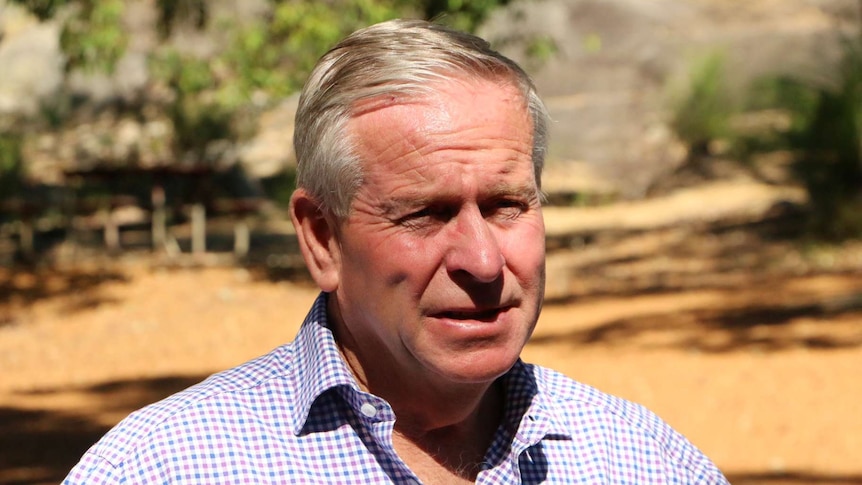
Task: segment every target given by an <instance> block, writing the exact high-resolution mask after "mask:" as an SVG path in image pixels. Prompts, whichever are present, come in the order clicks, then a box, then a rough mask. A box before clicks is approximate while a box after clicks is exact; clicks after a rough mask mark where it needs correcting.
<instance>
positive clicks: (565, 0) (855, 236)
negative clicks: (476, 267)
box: [0, 0, 862, 485]
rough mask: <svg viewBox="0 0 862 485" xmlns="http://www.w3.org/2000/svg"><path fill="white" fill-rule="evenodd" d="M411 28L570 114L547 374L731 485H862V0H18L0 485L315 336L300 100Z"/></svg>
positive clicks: (555, 174) (538, 337) (2, 277)
mask: <svg viewBox="0 0 862 485" xmlns="http://www.w3.org/2000/svg"><path fill="white" fill-rule="evenodd" d="M395 17H411V18H427V19H437V20H438V21H439V22H442V23H445V24H448V25H452V26H454V27H456V28H459V29H463V30H467V31H471V32H475V33H478V34H479V35H481V36H483V37H484V38H486V39H488V40H489V41H490V42H491V43H492V45H494V46H495V47H496V48H497V49H498V50H500V51H502V52H503V53H505V54H507V55H509V56H510V57H512V58H513V59H515V60H517V61H518V62H519V63H521V64H522V65H523V66H524V67H525V68H526V69H527V70H528V71H529V72H530V73H531V74H532V75H533V76H534V78H535V80H536V83H537V85H538V87H539V91H540V93H541V94H542V95H543V97H544V98H545V100H546V103H547V105H548V107H549V109H550V112H551V114H552V118H553V124H552V128H551V146H550V153H549V159H548V162H547V169H546V172H545V176H544V181H543V188H544V189H545V191H546V192H547V195H548V204H547V206H546V209H545V217H546V226H547V231H548V237H547V248H548V288H547V296H546V300H547V303H546V308H545V311H544V313H543V315H542V317H541V320H540V322H539V326H538V329H537V331H536V333H535V335H534V336H533V339H532V340H531V342H530V343H529V345H528V347H527V348H526V350H525V351H524V358H525V359H526V360H529V361H533V362H538V363H541V364H544V365H548V366H550V367H554V368H556V369H559V370H561V371H563V372H565V373H566V374H568V375H570V376H571V377H573V378H576V379H578V380H581V381H583V382H586V383H588V384H591V385H594V386H596V387H599V388H600V389H602V390H604V391H607V392H611V393H613V394H617V395H620V396H623V397H626V398H628V399H631V400H634V401H637V402H639V403H642V404H645V405H647V406H648V407H650V408H651V409H653V410H654V411H656V412H657V413H658V414H659V415H660V416H661V417H663V418H664V419H665V420H667V421H668V422H670V423H671V424H672V425H673V426H674V427H676V428H677V429H679V430H680V431H682V432H683V433H684V434H685V435H686V436H688V437H689V438H690V439H691V441H693V442H694V443H695V444H696V445H697V446H699V447H700V448H701V449H703V450H704V451H705V452H706V453H707V454H708V455H709V456H710V457H711V458H713V459H714V460H715V461H716V463H717V464H718V465H719V467H720V468H721V469H722V470H723V471H724V472H725V473H726V474H727V475H728V477H729V478H730V479H731V482H732V483H734V484H770V485H775V484H803V483H813V484H862V413H860V412H859V410H858V409H859V406H860V404H862V379H860V378H859V373H860V370H862V241H860V236H862V0H475V1H467V0H328V1H301V0H281V1H279V0H246V1H239V0H212V1H205V0H176V1H170V0H130V1H121V0H101V1H100V0H0V483H6V484H24V483H56V482H58V481H60V480H61V479H62V478H63V477H64V476H65V473H66V472H67V471H68V470H69V468H71V466H72V465H73V464H74V463H75V462H76V461H77V460H78V458H79V457H80V455H81V454H82V453H83V452H84V451H85V450H86V449H87V448H88V447H89V446H90V445H91V444H92V443H93V442H95V441H96V440H97V439H98V438H99V437H100V436H101V435H102V434H103V433H105V432H106V431H107V430H108V429H110V427H111V426H113V425H114V424H116V423H117V422H118V421H119V420H120V419H122V418H123V417H124V416H125V415H126V414H128V413H129V412H130V411H132V410H134V409H136V408H138V407H140V406H142V405H145V404H147V403H150V402H153V401H155V400H158V399H161V398H162V397H165V396H167V395H169V394H171V393H173V392H176V391H178V390H180V389H182V388H184V387H187V386H188V385H191V384H193V383H195V382H198V381H200V380H202V379H203V378H205V377H206V376H207V375H208V374H210V373H212V372H216V371H218V370H221V369H224V368H227V367H231V366H233V365H236V364H239V363H241V362H243V361H245V360H247V359H249V358H252V357H255V356H257V355H260V354H262V353H265V352H267V351H269V350H270V349H271V348H273V347H275V346H277V345H280V344H282V343H284V342H287V341H289V340H291V339H292V337H293V335H294V334H295V332H296V330H297V328H298V325H299V324H300V322H301V320H302V318H303V316H304V315H305V312H306V311H307V309H308V306H309V305H310V303H311V301H312V300H313V298H314V297H315V295H316V290H315V289H314V287H313V285H312V284H311V282H310V281H309V279H308V276H307V274H306V273H305V270H304V268H303V265H302V261H301V259H300V258H299V255H298V252H297V248H296V243H295V239H294V236H293V231H292V227H291V225H290V221H289V220H288V218H287V215H286V204H287V201H288V199H289V197H290V193H291V191H292V190H293V184H294V165H295V160H294V158H293V153H292V145H291V137H292V133H293V114H294V109H295V106H296V92H297V91H298V90H299V89H300V88H301V86H302V83H303V82H304V79H305V77H306V75H307V74H308V72H309V70H310V69H311V67H312V66H313V65H314V63H315V61H316V60H317V58H318V57H319V56H320V55H321V54H322V53H324V52H325V51H326V49H328V47H330V46H331V45H333V44H334V43H335V42H337V41H338V40H339V39H340V38H342V37H343V36H344V35H346V34H347V33H349V32H351V31H353V30H355V29H357V28H359V27H362V26H365V25H369V24H371V23H375V22H378V21H382V20H386V19H389V18H395Z"/></svg>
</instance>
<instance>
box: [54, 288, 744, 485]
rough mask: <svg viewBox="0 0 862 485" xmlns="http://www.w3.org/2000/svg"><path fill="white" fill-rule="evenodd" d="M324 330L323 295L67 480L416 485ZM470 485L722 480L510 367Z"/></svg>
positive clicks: (661, 428) (666, 431)
mask: <svg viewBox="0 0 862 485" xmlns="http://www.w3.org/2000/svg"><path fill="white" fill-rule="evenodd" d="M326 325H327V322H326V295H325V294H323V295H321V296H320V297H319V298H318V299H317V301H316V302H315V304H314V306H313V307H312V309H311V312H310V313H309V315H308V317H306V320H305V322H304V323H303V326H302V328H301V330H300V331H299V334H298V335H297V337H296V339H295V340H294V341H293V342H292V343H290V344H287V345H285V346H282V347H279V348H278V349H276V350H274V351H272V352H271V353H269V354H267V355H265V356H263V357H260V358H258V359H256V360H253V361H250V362H247V363H245V364H243V365H240V366H239V367H236V368H234V369H231V370H228V371H225V372H222V373H219V374H215V375H213V376H211V377H210V378H209V379H207V380H205V381H204V382H202V383H200V384H198V385H196V386H193V387H191V388H189V389H186V390H185V391H182V392H180V393H178V394H175V395H173V396H171V397H169V398H167V399H165V400H163V401H161V402H158V403H156V404H153V405H151V406H148V407H146V408H144V409H142V410H140V411H137V412H135V413H133V414H132V415H130V416H129V417H128V418H126V419H125V420H124V421H123V422H121V423H120V424H119V425H117V426H116V427H115V428H114V429H113V430H111V431H110V432H109V433H108V434H106V435H105V437H104V438H102V439H101V440H100V441H99V442H98V443H96V444H95V445H94V446H93V447H92V448H90V450H89V451H88V452H87V453H86V454H85V455H84V457H83V458H82V459H81V461H80V462H79V463H78V465H77V466H75V468H74V469H72V471H71V472H70V473H69V476H68V477H66V480H65V481H64V483H66V484H87V485H95V484H104V483H110V484H114V483H128V484H163V483H164V484H167V483H177V484H241V483H253V484H284V483H344V484H354V483H362V484H365V483H420V481H419V479H418V478H417V477H416V476H415V475H414V474H413V472H411V471H410V469H409V468H408V467H407V466H406V465H405V464H404V462H403V461H401V459H400V458H399V457H398V455H397V454H396V452H395V450H394V448H393V445H392V429H393V425H394V422H395V415H394V414H393V412H392V410H391V408H390V406H389V405H388V404H387V403H386V401H384V400H382V399H380V398H379V397H377V396H374V395H372V394H368V393H365V392H362V391H361V390H360V389H359V387H358V385H357V383H356V380H355V379H354V378H353V375H352V374H351V373H350V370H349V369H348V367H347V366H346V364H345V363H344V361H343V360H342V359H341V357H340V354H339V352H338V349H337V347H336V344H335V340H334V339H333V336H332V333H331V332H330V331H329V329H328V328H327V326H326ZM501 379H504V385H505V389H506V392H507V408H506V411H505V417H504V422H503V424H502V425H501V426H500V429H499V430H498V431H497V434H496V437H495V439H494V441H493V443H492V445H491V448H490V449H489V450H488V453H487V455H486V461H485V463H484V465H483V468H482V471H481V472H480V473H479V476H478V479H477V483H483V484H508V483H513V484H514V483H523V484H530V483H581V484H610V483H612V484H638V485H643V484H659V483H661V484H710V485H712V484H726V483H727V480H726V479H725V478H724V477H723V476H722V474H721V473H720V472H719V471H718V470H717V469H716V467H715V466H714V465H713V464H712V463H711V462H710V461H709V459H708V458H706V457H705V456H704V455H703V454H702V453H701V452H700V451H699V450H698V449H697V448H695V447H694V446H693V445H692V444H691V443H689V442H688V441H687V440H686V439H685V438H684V437H682V436H681V435H680V434H678V433H677V432H676V431H674V430H673V429H671V428H670V427H669V426H668V425H667V424H665V423H664V422H662V421H661V420H660V419H659V418H658V417H656V416H655V415H654V414H652V413H651V412H649V411H647V410H646V409H645V408H643V407H641V406H638V405H635V404H632V403H630V402H627V401H624V400H621V399H619V398H615V397H612V396H608V395H606V394H603V393H601V392H599V391H597V390H595V389H593V388H590V387H588V386H585V385H583V384H580V383H577V382H575V381H573V380H571V379H569V378H567V377H565V376H563V375H561V374H558V373H556V372H554V371H551V370H549V369H545V368H542V367H538V366H533V365H529V364H525V363H523V362H518V363H517V364H516V365H515V366H514V367H513V368H512V370H511V371H510V372H509V373H507V374H506V375H505V376H503V377H502V378H501Z"/></svg>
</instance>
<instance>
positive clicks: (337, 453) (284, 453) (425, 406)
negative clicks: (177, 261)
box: [67, 21, 726, 484]
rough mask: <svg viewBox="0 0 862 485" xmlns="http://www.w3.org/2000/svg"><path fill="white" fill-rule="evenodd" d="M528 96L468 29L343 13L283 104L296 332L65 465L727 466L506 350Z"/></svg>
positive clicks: (428, 477) (530, 318)
mask: <svg viewBox="0 0 862 485" xmlns="http://www.w3.org/2000/svg"><path fill="white" fill-rule="evenodd" d="M545 134H546V112H545V108H544V107H543V105H542V103H541V101H540V100H539V98H538V96H537V94H536V91H535V88H534V87H533V85H532V83H531V81H530V80H529V78H528V76H527V75H526V74H525V73H524V72H523V71H522V70H521V69H520V68H519V67H518V66H517V65H515V64H514V63H513V62H511V61H510V60H508V59H506V58H504V57H502V56H501V55H499V54H497V53H496V52H493V51H491V50H490V49H489V48H488V45H487V44H486V43H485V42H484V41H482V40H481V39H478V38H476V37H473V36H470V35H466V34H462V33H458V32H453V31H450V30H447V29H445V28H443V27H440V26H436V25H433V24H429V23H426V22H421V21H392V22H386V23H382V24H378V25H375V26H372V27H369V28H367V29H364V30H361V31H358V32H356V33H354V34H353V35H351V36H349V37H348V38H347V39H345V40H344V41H342V42H341V43H340V44H339V45H337V46H336V47H335V48H334V49H332V50H331V51H330V52H329V53H327V54H326V55H325V56H324V57H323V58H322V59H321V61H320V62H319V64H318V66H317V67H316V68H315V70H314V72H313V73H312V75H311V77H310V79H309V81H308V83H307V85H306V86H305V88H304V90H303V93H302V96H301V98H300V103H299V108H298V112H297V122H296V132H295V135H294V142H295V143H294V144H295V147H296V153H297V161H298V184H297V185H298V189H297V190H296V192H295V193H294V195H293V198H292V201H291V217H292V219H293V223H294V225H295V227H296V232H297V236H298V240H299V243H300V247H301V250H302V254H303V257H304V258H305V261H306V264H307V266H308V269H309V271H310V273H311V276H312V277H313V278H314V280H315V281H316V282H317V284H318V285H319V286H320V288H321V289H322V290H323V292H322V293H321V296H320V297H319V298H318V299H317V301H316V302H315V304H314V306H313V308H312V309H311V312H310V313H309V315H308V317H307V318H306V320H305V322H304V324H303V326H302V328H301V330H300V331H299V334H298V336H297V337H296V340H295V341H294V342H292V343H290V344H288V345H286V346H284V347H281V348H279V349H276V350H275V351H273V352H272V353H270V354H268V355H266V356H264V357H261V358H259V359H257V360H255V361H252V362H249V363H246V364H244V365H241V366H239V367H237V368H235V369H233V370H230V371H227V372H224V373H221V374H216V375H215V376H213V377H211V378H209V379H207V380H206V381H204V382H203V383H201V384H199V385H197V386H195V387H192V388H190V389H188V390H186V391H183V392H181V393H179V394H177V395H175V396H172V397H170V398H168V399H166V400H165V401H162V402H161V403H157V404H155V405H153V406H150V407H147V408H145V409H143V410H142V411H138V412H137V413H134V414H132V415H131V416H130V417H129V418H127V419H126V420H125V421H124V422H123V423H121V424H120V425H118V427H117V428H115V429H114V430H112V431H111V432H110V433H109V434H108V435H106V436H105V438H103V439H102V440H101V441H100V442H99V443H97V444H96V445H95V446H94V447H93V448H92V449H90V451H88V452H87V454H86V455H85V456H84V458H83V459H82V461H81V462H80V463H79V464H78V466H77V467H76V468H75V469H74V470H72V472H71V473H70V475H69V477H68V478H67V482H68V483H88V484H90V483H118V482H122V481H127V482H129V483H208V484H209V483H391V482H395V483H440V484H451V483H472V482H477V483H488V484H498V483H538V482H548V483H589V484H593V483H631V484H644V483H685V484H689V483H703V484H718V483H726V480H725V479H724V477H723V476H722V475H721V473H720V472H719V471H718V470H717V469H716V468H715V466H714V465H713V464H712V463H711V462H710V461H709V460H708V459H707V458H706V457H705V456H703V454H701V453H700V452H699V451H698V450H697V449H696V448H694V447H693V446H692V445H691V444H690V443H689V442H688V441H686V440H685V438H683V437H682V436H680V435H679V434H677V433H676V432H675V431H673V430H672V429H671V428H669V427H668V426H667V425H666V424H664V423H663V422H662V421H660V420H659V419H658V418H657V417H655V416H654V415H653V414H651V413H650V412H648V411H646V410H645V409H643V408H641V407H639V406H636V405H634V404H631V403H628V402H625V401H623V400H620V399H617V398H614V397H610V396H607V395H605V394H602V393H600V392H598V391H596V390H594V389H591V388H589V387H587V386H584V385H582V384H579V383H576V382H574V381H572V380H570V379H568V378H567V377H564V376H562V375H560V374H557V373H555V372H553V371H550V370H548V369H544V368H541V367H537V366H532V365H528V364H525V363H523V362H521V361H520V360H519V357H518V356H519V354H520V352H521V349H522V348H523V346H524V345H525V343H526V342H527V339H528V338H529V336H530V334H531V332H532V330H533V327H534V326H535V324H536V321H537V319H538V316H539V312H540V309H541V304H542V294H543V290H544V256H545V254H544V225H543V221H542V209H541V205H540V199H541V196H540V187H539V183H540V174H541V170H542V163H543V157H544V151H545Z"/></svg>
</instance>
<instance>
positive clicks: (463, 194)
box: [330, 80, 545, 383]
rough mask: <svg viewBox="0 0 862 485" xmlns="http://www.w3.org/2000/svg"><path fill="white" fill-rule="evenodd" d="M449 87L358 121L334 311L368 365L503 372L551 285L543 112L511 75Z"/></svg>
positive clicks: (451, 378)
mask: <svg viewBox="0 0 862 485" xmlns="http://www.w3.org/2000/svg"><path fill="white" fill-rule="evenodd" d="M436 87H437V88H439V89H436V90H435V94H433V95H429V96H427V97H425V98H422V99H420V100H419V101H416V100H414V101H411V102H410V103H406V104H404V103H402V104H389V105H386V106H384V107H377V108H376V109H372V110H369V111H367V112H364V113H361V114H359V115H357V116H356V117H354V118H353V119H352V120H351V121H350V123H349V125H348V133H349V134H350V135H351V136H352V137H353V140H355V142H356V143H357V145H358V146H357V152H358V155H359V158H360V159H361V160H363V170H364V177H363V185H362V186H361V187H360V188H359V190H358V191H357V193H356V195H355V198H354V200H353V201H352V204H351V212H350V215H349V216H348V218H347V219H346V220H345V221H343V222H342V223H340V225H339V229H338V236H337V237H338V243H339V247H340V251H339V252H340V262H339V265H340V268H339V276H338V283H337V288H336V289H335V291H334V294H333V297H332V298H331V300H330V304H331V305H334V306H335V307H334V308H332V310H333V311H332V312H331V313H333V314H335V315H337V316H338V317H336V320H340V321H338V322H336V325H337V326H336V328H337V331H338V332H341V333H342V334H344V333H345V332H346V334H347V335H349V337H350V339H351V340H352V341H354V342H355V343H356V349H354V351H355V352H357V355H358V358H359V361H360V363H361V364H362V365H363V366H365V367H367V366H368V365H369V363H373V365H376V366H392V367H390V368H391V369H399V372H407V375H408V376H411V377H413V378H417V379H431V380H436V381H438V382H443V383H452V382H458V383H481V382H491V381H493V380H494V379H496V378H497V377H498V376H500V375H501V374H503V373H505V372H506V371H507V370H508V369H509V368H510V367H511V366H512V365H513V364H514V362H515V361H516V359H517V357H518V355H519V354H520V352H521V349H522V348H523V346H524V344H525V343H526V341H527V339H528V338H529V335H530V333H531V332H532V330H533V327H534V326H535V323H536V320H537V318H538V314H539V310H540V307H541V301H542V294H543V289H544V257H545V249H544V248H545V246H544V235H545V232H544V223H543V220H542V211H541V206H540V200H539V190H538V187H537V183H536V180H535V177H534V173H533V165H532V162H531V154H532V122H531V119H530V117H529V114H528V111H527V109H526V105H525V102H524V100H523V99H522V96H521V95H520V93H519V92H518V91H517V90H516V89H515V88H514V87H512V86H510V85H509V84H503V83H495V82H491V81H475V80H474V81H463V80H462V81H458V80H453V81H446V82H441V83H440V84H439V85H437V86H436Z"/></svg>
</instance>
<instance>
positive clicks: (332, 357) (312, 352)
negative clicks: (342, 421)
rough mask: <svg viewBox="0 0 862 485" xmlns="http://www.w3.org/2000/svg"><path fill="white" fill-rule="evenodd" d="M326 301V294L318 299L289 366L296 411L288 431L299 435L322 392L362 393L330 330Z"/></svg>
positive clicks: (302, 329)
mask: <svg viewBox="0 0 862 485" xmlns="http://www.w3.org/2000/svg"><path fill="white" fill-rule="evenodd" d="M327 300H328V294H327V293H321V294H320V295H319V296H318V297H317V299H316V300H315V301H314V305H312V307H311V310H310V311H309V312H308V315H307V316H306V317H305V320H304V321H303V322H302V326H301V327H300V329H299V333H298V334H297V336H296V339H295V340H294V341H293V353H292V354H293V355H292V356H291V362H290V366H291V368H292V369H293V372H292V374H293V375H292V377H293V385H294V387H295V392H296V401H295V402H296V412H295V413H293V414H292V415H291V419H292V420H293V422H292V423H291V430H292V431H293V433H294V434H296V435H298V434H299V433H300V432H302V428H303V426H305V422H306V421H307V420H308V416H309V413H310V412H311V407H312V405H313V404H314V402H315V401H316V400H317V398H318V397H320V395H321V394H323V393H324V392H326V391H328V390H329V389H333V388H337V387H340V386H345V387H347V388H349V389H352V390H354V391H355V392H361V391H360V389H359V384H358V383H357V382H356V379H355V378H354V377H353V373H352V372H351V371H350V369H349V368H348V366H347V363H346V362H344V359H343V358H342V357H341V353H340V352H339V351H338V346H337V345H336V343H335V337H334V336H333V335H332V331H331V330H330V329H329V326H328V321H327V317H326V302H327Z"/></svg>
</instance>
